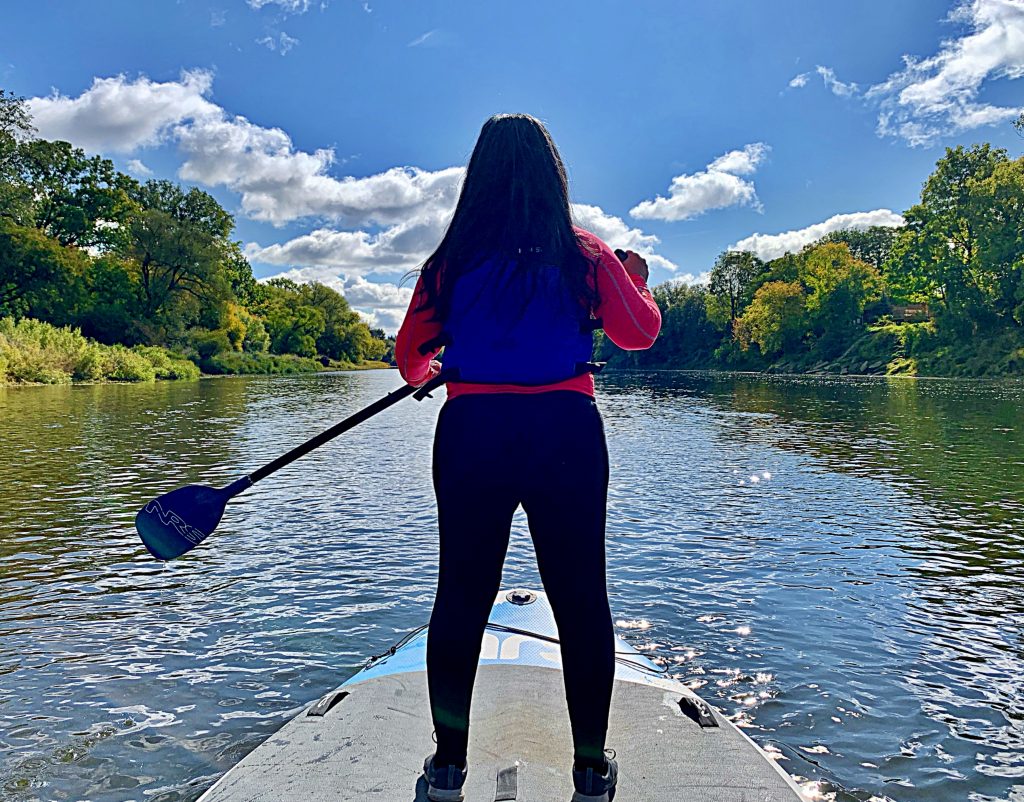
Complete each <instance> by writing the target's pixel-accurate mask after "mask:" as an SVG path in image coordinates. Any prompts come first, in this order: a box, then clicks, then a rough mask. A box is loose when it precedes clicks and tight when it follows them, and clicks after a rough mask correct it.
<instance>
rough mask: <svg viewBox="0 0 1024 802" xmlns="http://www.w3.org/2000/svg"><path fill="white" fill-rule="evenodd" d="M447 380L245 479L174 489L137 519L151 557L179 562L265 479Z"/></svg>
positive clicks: (393, 396) (383, 403)
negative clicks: (237, 498) (241, 495)
mask: <svg viewBox="0 0 1024 802" xmlns="http://www.w3.org/2000/svg"><path fill="white" fill-rule="evenodd" d="M445 380H446V378H445V377H444V376H437V377H435V378H433V379H431V380H430V381H429V382H427V383H426V384H424V385H423V386H422V387H419V388H417V387H411V386H409V385H408V384H406V385H403V386H402V387H400V388H398V389H397V390H393V391H392V392H390V393H388V394H387V395H386V396H384V397H383V398H381V399H379V400H378V401H374V402H373V403H372V404H370V405H369V406H368V407H366V408H364V409H361V410H359V411H358V412H356V413H355V414H354V415H351V416H349V417H347V418H345V420H343V421H341V423H336V424H335V425H334V426H332V427H331V428H330V429H327V430H326V431H324V432H321V433H320V434H318V435H317V436H316V437H313V438H311V439H310V440H307V441H306V442H305V443H303V444H302V445H300V446H296V447H295V448H293V449H292V450H291V451H289V452H288V453H287V454H283V455H282V456H280V457H278V458H277V459H275V460H273V461H272V462H268V463H267V464H266V465H264V466H263V467H262V468H258V469H256V470H255V471H253V472H252V473H250V474H248V475H246V476H243V477H242V478H241V479H236V480H235V481H234V482H232V483H231V484H229V485H227V486H225V487H208V486H206V485H187V486H186V487H179V488H178V489H177V490H172V491H171V492H170V493H164V494H163V495H162V496H159V497H157V498H155V499H153V500H152V501H150V502H149V503H148V504H147V505H146V506H145V507H143V508H142V509H141V510H139V512H138V514H137V515H136V516H135V528H136V529H137V530H138V532H139V537H141V538H142V542H143V543H144V544H145V546H146V548H147V549H149V553H150V554H152V555H153V556H154V557H156V558H157V559H158V560H173V559H174V558H175V557H180V556H181V555H182V554H184V553H185V552H187V551H191V550H192V549H194V548H195V547H196V546H198V545H199V544H200V543H202V542H203V541H204V540H205V539H206V538H207V537H209V535H210V533H211V532H213V530H214V529H216V528H217V524H219V523H220V519H221V516H222V515H223V514H224V507H225V506H226V505H227V503H228V502H229V501H230V500H231V499H232V498H234V497H235V496H237V495H238V494H239V493H242V492H243V491H245V490H248V489H249V488H250V487H252V486H253V485H254V484H256V483H257V482H258V481H259V480H260V479H265V478H266V477H268V476H270V474H272V473H273V472H274V471H276V470H279V469H280V468H283V467H284V466H285V465H290V464H291V463H292V462H294V461H295V460H297V459H298V458H299V457H302V456H304V455H306V454H308V453H309V452H310V451H312V450H313V449H314V448H319V447H320V446H322V445H323V444H324V443H326V442H327V441H328V440H333V439H334V438H335V437H337V436H338V435H339V434H341V433H342V432H347V431H348V430H349V429H351V428H352V427H353V426H358V425H359V424H360V423H362V422H363V421H365V420H367V419H368V418H372V417H373V416H374V415H376V414H377V413H378V412H382V411H383V410H385V409H387V408H388V407H390V406H391V405H392V404H395V403H397V402H399V401H401V400H402V399H403V398H408V397H409V396H410V395H415V396H416V398H417V399H420V400H422V399H423V398H425V397H426V396H427V395H428V394H429V393H430V391H431V390H434V389H435V388H437V387H438V386H440V385H441V384H442V383H444V381H445Z"/></svg>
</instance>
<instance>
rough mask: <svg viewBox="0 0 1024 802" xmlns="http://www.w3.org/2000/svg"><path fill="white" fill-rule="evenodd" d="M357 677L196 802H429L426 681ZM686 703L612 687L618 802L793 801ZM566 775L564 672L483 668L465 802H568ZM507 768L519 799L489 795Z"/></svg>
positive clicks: (775, 774)
mask: <svg viewBox="0 0 1024 802" xmlns="http://www.w3.org/2000/svg"><path fill="white" fill-rule="evenodd" d="M513 637H520V636H513ZM520 639H521V637H520ZM547 648H548V649H551V648H552V647H551V646H550V645H548V646H547ZM553 648H554V649H555V650H557V646H556V647H553ZM630 674H631V671H630V670H627V671H626V672H625V675H630ZM620 675H622V672H620ZM359 677H360V675H356V677H353V679H352V680H350V681H349V682H348V683H346V684H345V685H344V686H342V688H341V689H340V691H344V692H347V695H344V696H342V695H341V694H340V693H338V692H335V693H334V694H332V695H329V696H328V697H325V698H329V699H331V700H335V703H334V705H333V707H331V708H330V710H328V711H327V712H326V714H324V715H309V714H308V713H309V710H308V709H307V711H305V712H303V713H301V714H300V715H299V716H297V717H296V718H295V719H293V720H292V721H291V722H289V723H288V724H286V725H285V726H284V727H283V728H282V729H281V730H280V731H279V732H278V733H277V734H275V735H273V736H271V737H270V738H269V739H268V740H267V741H266V742H265V743H263V744H262V745H261V746H259V747H258V748H257V749H255V750H254V751H253V752H251V753H250V754H249V755H248V756H247V757H246V758H245V759H244V760H242V762H241V763H239V764H238V765H237V766H236V767H235V768H234V769H232V770H231V771H229V772H228V773H227V774H225V775H224V776H223V777H222V778H221V779H220V780H219V781H218V782H217V783H216V784H215V785H214V786H213V787H212V788H211V789H210V790H209V791H207V793H206V794H204V795H203V797H202V798H201V800H200V802H328V801H329V802H342V801H343V800H366V799H372V800H377V801H378V802H399V800H401V802H410V800H413V801H414V802H415V800H424V801H425V800H426V799H427V796H426V787H425V784H424V782H423V780H422V778H421V774H422V767H423V759H424V757H425V756H426V755H428V754H429V753H430V752H432V751H433V743H432V740H431V731H432V724H431V719H430V706H429V701H428V695H427V684H426V675H425V673H424V672H423V671H402V672H400V673H394V674H378V675H376V676H370V677H369V678H367V679H363V680H361V681H360V679H359ZM683 696H689V697H691V698H692V697H693V694H692V692H691V691H689V690H688V689H687V688H685V687H684V686H682V685H680V684H678V683H675V682H672V681H670V680H666V679H661V678H651V677H649V676H644V677H643V678H642V680H640V681H632V680H631V679H623V678H619V679H617V680H616V683H615V689H614V693H613V700H612V710H611V720H610V722H609V733H608V745H609V746H610V747H612V748H614V749H615V750H616V752H617V755H618V761H619V771H620V775H619V787H618V793H617V795H616V799H617V800H621V802H670V801H671V802H799V800H800V799H801V797H800V793H799V791H798V789H797V787H796V785H795V784H794V783H793V782H792V780H791V779H790V778H789V777H788V775H786V774H785V772H783V771H782V770H781V769H780V768H779V767H778V766H777V765H776V764H775V763H774V762H773V761H772V760H770V759H769V758H768V757H767V756H766V755H765V754H764V753H763V752H762V751H761V750H760V749H758V748H757V746H755V744H754V743H753V742H752V741H751V740H750V739H749V738H747V737H746V736H745V735H743V734H742V733H741V732H740V731H739V730H738V729H737V728H736V727H734V726H733V725H732V724H731V723H730V722H729V721H728V720H727V719H725V718H724V717H722V716H721V715H720V714H718V713H717V712H714V718H715V720H716V722H717V723H718V726H717V727H701V726H700V725H699V724H698V723H697V722H695V721H693V720H692V719H691V718H689V717H687V716H686V715H684V714H683V712H682V711H681V709H680V706H679V700H680V698H681V697H683ZM339 699H340V701H337V700H339ZM571 763H572V741H571V738H570V732H569V717H568V712H567V710H566V705H565V689H564V685H563V680H562V672H561V670H559V668H557V667H551V668H549V667H544V666H538V665H521V664H513V665H502V664H500V663H497V664H495V663H491V664H482V665H481V667H480V669H479V671H478V673H477V681H476V685H475V687H474V696H473V707H472V716H471V720H470V751H469V765H470V771H469V777H468V780H467V783H466V787H465V792H466V799H467V801H468V802H491V801H492V800H495V799H496V798H499V799H505V800H507V799H511V798H514V799H515V800H516V802H568V800H569V799H570V797H571V796H572V790H573V789H572V780H571V774H570V769H571ZM512 766H515V767H516V770H515V778H516V793H515V796H514V797H509V796H508V795H507V793H506V794H504V795H502V796H498V797H496V789H497V785H496V777H497V775H498V772H499V771H502V770H503V769H507V768H509V767H512ZM507 776H508V775H507V774H506V777H507Z"/></svg>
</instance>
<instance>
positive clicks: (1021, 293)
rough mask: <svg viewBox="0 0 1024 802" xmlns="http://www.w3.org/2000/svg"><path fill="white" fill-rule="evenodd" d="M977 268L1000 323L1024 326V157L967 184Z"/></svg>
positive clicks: (999, 164)
mask: <svg viewBox="0 0 1024 802" xmlns="http://www.w3.org/2000/svg"><path fill="white" fill-rule="evenodd" d="M969 187H970V190H969V191H970V199H971V201H972V202H971V205H970V210H971V222H972V227H973V231H974V236H975V240H976V242H977V250H976V256H975V270H976V273H977V275H978V282H979V284H980V286H981V288H982V290H983V292H984V295H985V298H986V301H988V302H990V303H991V306H992V308H993V310H994V311H995V313H996V315H997V316H998V317H999V319H1000V321H1001V322H1003V323H1012V324H1014V325H1017V326H1022V325H1024V157H1022V158H1020V159H1016V160H1015V161H1005V162H1000V163H998V164H996V165H995V167H994V168H993V170H992V172H991V174H990V175H988V176H987V177H985V178H981V179H975V180H973V181H971V182H970V184H969Z"/></svg>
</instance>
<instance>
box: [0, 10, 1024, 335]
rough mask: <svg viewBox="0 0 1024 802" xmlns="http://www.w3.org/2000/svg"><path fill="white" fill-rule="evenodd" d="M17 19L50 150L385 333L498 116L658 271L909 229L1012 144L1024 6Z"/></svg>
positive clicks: (27, 81) (5, 50)
mask: <svg viewBox="0 0 1024 802" xmlns="http://www.w3.org/2000/svg"><path fill="white" fill-rule="evenodd" d="M4 23H5V24H4V26H3V28H2V30H0V86H2V87H3V88H5V89H8V90H10V91H13V92H15V93H16V94H19V95H22V96H24V97H27V98H30V99H31V108H32V111H33V114H34V115H35V118H36V124H37V127H38V129H39V132H40V134H41V135H43V136H47V137H48V138H63V139H69V140H71V141H72V142H75V143H76V144H78V145H81V146H82V147H85V148H86V149H87V150H89V151H92V152H100V153H103V154H104V155H106V156H109V157H110V158H112V159H114V161H115V162H116V164H117V165H118V166H119V167H120V168H122V169H124V170H126V171H128V172H132V173H133V174H135V175H136V176H137V177H140V178H145V177H148V176H150V175H152V176H155V177H159V178H170V179H175V180H180V181H184V182H186V183H190V184H197V185H199V186H201V187H203V188H204V189H206V190H208V191H210V192H211V193H212V194H214V195H215V196H216V197H217V198H218V199H219V200H220V201H221V202H222V203H223V204H224V205H225V207H227V208H228V209H229V210H231V211H232V212H233V213H234V214H235V217H236V221H237V236H238V238H239V239H241V240H242V241H243V242H244V243H245V244H246V249H247V253H248V254H249V256H250V260H251V261H252V263H253V267H254V270H255V272H256V274H257V275H258V276H270V275H276V274H281V273H284V274H287V275H291V276H293V277H295V278H298V279H306V280H313V279H315V280H321V281H325V282H327V283H330V284H331V285H332V286H335V287H337V288H338V289H340V290H342V291H343V292H344V293H345V294H346V296H347V297H349V300H350V302H351V303H352V304H353V306H355V307H356V308H358V309H360V310H361V311H362V312H363V313H364V314H366V315H367V317H368V318H369V319H370V320H373V321H375V322H377V323H379V324H380V325H382V326H384V327H385V328H387V329H389V330H393V329H394V327H395V325H396V323H397V322H398V320H399V319H400V316H401V313H402V311H403V310H404V306H405V304H406V303H407V300H408V292H409V290H408V284H407V283H406V285H405V286H401V277H402V275H403V274H404V273H405V272H406V271H407V270H408V269H410V268H411V267H415V266H416V265H417V264H418V263H419V262H420V261H421V260H422V258H423V256H425V255H426V254H427V253H429V251H430V250H431V249H432V247H433V245H435V244H436V242H437V241H438V239H439V237H440V234H441V232H442V231H443V227H444V223H445V221H446V216H447V214H449V213H450V211H451V207H452V204H453V203H454V199H455V197H456V192H457V187H458V180H459V177H460V170H459V168H460V167H462V166H463V165H464V164H465V161H466V159H467V157H468V155H469V152H470V150H471V149H472V146H473V142H474V141H475V137H476V134H477V132H478V131H479V128H480V125H481V124H482V122H483V121H484V119H486V117H487V116H489V115H490V114H493V113H495V112H499V111H526V112H529V113H532V114H535V115H537V116H539V117H541V118H542V119H543V120H545V121H546V122H547V123H548V125H549V127H550V129H551V131H552V133H553V135H554V137H555V140H556V142H557V143H558V145H559V147H560V149H561V150H562V153H563V156H564V157H565V159H566V162H567V164H568V167H569V171H570V178H571V181H572V189H573V199H574V201H575V202H576V203H577V204H579V206H578V207H577V213H578V216H579V218H580V221H581V222H582V223H583V224H584V225H585V227H588V228H591V229H592V230H594V231H595V232H596V233H598V234H599V235H601V236H603V237H604V238H605V239H606V240H607V241H609V243H610V244H612V245H613V246H624V247H632V248H634V249H635V250H638V251H640V252H642V253H644V254H645V255H647V256H648V258H649V261H650V262H651V264H652V267H653V270H652V282H654V283H658V282H661V281H665V280H669V279H673V278H676V279H678V278H691V279H692V278H693V277H699V276H700V275H701V274H703V273H705V272H706V271H707V270H708V269H709V267H710V266H711V264H712V263H713V261H714V259H715V257H716V256H717V255H718V254H719V253H720V252H721V251H723V250H725V249H727V248H729V247H730V246H734V245H741V246H743V247H748V248H752V249H754V250H757V251H758V252H759V253H761V254H762V255H765V256H772V255H776V254H777V253H779V252H781V251H783V250H785V249H786V248H798V247H800V246H801V245H802V244H804V243H805V242H806V241H809V239H811V238H813V237H814V236H815V235H816V234H817V235H820V234H821V233H825V232H826V231H828V230H830V229H831V228H835V227H838V226H841V225H842V226H863V225H868V224H870V223H880V224H890V225H891V224H896V223H898V222H899V217H898V215H899V213H900V212H901V211H903V210H904V209H906V208H907V207H908V206H909V205H911V204H912V203H914V202H915V201H916V199H917V197H918V193H919V192H920V187H921V183H922V182H923V181H924V179H925V178H926V177H927V175H928V174H929V172H930V171H931V169H932V167H933V166H934V163H935V160H936V159H937V158H939V156H941V155H942V152H943V148H944V147H945V146H947V145H955V144H961V143H964V144H969V143H972V142H977V141H989V142H993V143H995V144H997V145H1000V146H1003V147H1006V148H1008V149H1009V150H1010V152H1011V154H1012V155H1020V153H1021V151H1022V146H1024V140H1022V139H1020V138H1019V137H1018V136H1017V135H1016V133H1015V132H1014V130H1013V128H1012V126H1011V124H1010V122H1011V120H1012V119H1013V118H1014V117H1016V115H1017V113H1019V111H1020V109H1021V107H1024V92H1022V87H1024V82H1020V81H1018V80H1017V79H1018V78H1019V77H1021V76H1022V75H1024V0H968V1H967V2H949V0H946V2H937V1H933V0H913V2H909V1H904V0H899V1H898V2H894V1H893V0H885V2H880V1H879V0H860V2H857V3H824V2H820V0H792V1H786V2H772V3H763V2H754V1H753V0H717V1H716V2H606V1H604V0H589V1H588V2H550V1H549V2H534V1H533V0H518V2H514V3H513V2H486V1H481V0H476V1H475V2H464V1H463V0H450V1H449V2H436V1H435V0H430V1H429V2H420V1H417V2H397V1H392V2H386V1H385V0H368V1H367V2H364V0H327V2H318V0H309V1H308V2H307V1H306V0H219V1H212V0H179V1H178V2H145V3H139V2H137V0H136V1H133V2H114V1H111V2H92V1H87V0H81V2H66V1H65V2H46V1H45V0H43V1H41V2H34V3H19V4H11V6H10V7H8V8H6V9H5V12H4ZM837 215H844V216H843V217H838V218H837V217H836V216H837ZM810 227H813V228H810Z"/></svg>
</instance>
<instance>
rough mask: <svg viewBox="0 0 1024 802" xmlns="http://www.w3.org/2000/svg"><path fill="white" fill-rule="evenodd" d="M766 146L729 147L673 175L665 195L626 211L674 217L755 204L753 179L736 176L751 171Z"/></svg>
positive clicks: (652, 217) (647, 216)
mask: <svg viewBox="0 0 1024 802" xmlns="http://www.w3.org/2000/svg"><path fill="white" fill-rule="evenodd" d="M769 150H771V148H769V146H768V145H766V144H764V143H763V142H755V143H754V144H751V145H747V146H746V147H744V148H743V149H742V150H733V151H729V152H728V153H726V154H724V155H722V156H719V157H718V158H717V159H715V160H714V161H712V162H711V163H710V164H709V165H708V166H707V168H705V169H704V170H701V171H700V172H697V173H693V174H684V175H678V176H676V177H675V178H673V179H672V183H671V185H670V186H669V195H668V197H667V198H664V197H662V196H660V195H659V196H657V197H656V198H655V199H654V200H652V201H643V202H641V203H639V204H637V205H636V206H634V207H633V208H632V209H631V210H630V212H629V213H630V215H631V216H632V217H635V218H637V219H643V220H668V221H675V220H687V219H689V218H691V217H696V216H697V215H700V214H703V213H704V212H706V211H708V210H710V209H724V208H725V207H727V206H753V207H754V208H759V201H758V199H757V192H756V191H755V190H754V185H753V183H751V182H750V181H747V180H745V179H743V178H740V177H739V176H741V175H749V174H750V173H752V172H754V170H756V169H757V166H758V165H759V164H760V163H761V162H762V161H763V160H764V158H765V156H767V155H768V152H769Z"/></svg>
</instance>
